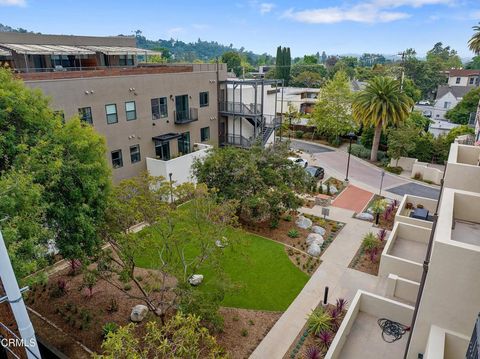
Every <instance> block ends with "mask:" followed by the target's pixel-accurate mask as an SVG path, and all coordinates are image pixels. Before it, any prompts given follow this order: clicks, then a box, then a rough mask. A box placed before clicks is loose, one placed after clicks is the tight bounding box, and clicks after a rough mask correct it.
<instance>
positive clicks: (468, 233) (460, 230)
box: [452, 219, 480, 246]
mask: <svg viewBox="0 0 480 359" xmlns="http://www.w3.org/2000/svg"><path fill="white" fill-rule="evenodd" d="M452 240H453V241H458V242H462V243H468V244H473V245H475V246H480V223H474V222H466V221H461V220H458V219H456V220H455V229H453V230H452Z"/></svg>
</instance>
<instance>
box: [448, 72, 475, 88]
mask: <svg viewBox="0 0 480 359" xmlns="http://www.w3.org/2000/svg"><path fill="white" fill-rule="evenodd" d="M448 85H449V86H463V87H465V86H470V87H478V86H480V70H463V69H459V70H457V69H453V70H450V71H448Z"/></svg>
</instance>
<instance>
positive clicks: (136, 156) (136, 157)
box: [130, 145, 142, 163]
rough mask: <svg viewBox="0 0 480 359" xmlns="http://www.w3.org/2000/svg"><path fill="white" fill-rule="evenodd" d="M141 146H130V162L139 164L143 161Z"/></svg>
mask: <svg viewBox="0 0 480 359" xmlns="http://www.w3.org/2000/svg"><path fill="white" fill-rule="evenodd" d="M141 159H142V158H141V156H140V145H133V146H130V162H131V163H137V162H140V161H141Z"/></svg>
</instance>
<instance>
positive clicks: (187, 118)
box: [174, 107, 198, 124]
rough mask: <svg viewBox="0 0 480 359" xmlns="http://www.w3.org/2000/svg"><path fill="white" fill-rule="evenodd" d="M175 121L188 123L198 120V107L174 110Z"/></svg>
mask: <svg viewBox="0 0 480 359" xmlns="http://www.w3.org/2000/svg"><path fill="white" fill-rule="evenodd" d="M174 117H175V123H177V124H182V123H189V122H192V121H197V120H198V109H197V108H193V107H192V108H189V109H188V110H182V111H174Z"/></svg>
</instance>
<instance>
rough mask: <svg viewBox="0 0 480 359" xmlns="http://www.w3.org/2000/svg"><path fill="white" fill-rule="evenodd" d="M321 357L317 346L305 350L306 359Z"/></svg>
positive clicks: (318, 358)
mask: <svg viewBox="0 0 480 359" xmlns="http://www.w3.org/2000/svg"><path fill="white" fill-rule="evenodd" d="M321 357H322V350H321V349H320V348H319V347H317V346H315V345H314V346H311V347H308V348H307V350H306V351H305V358H306V359H320V358H321Z"/></svg>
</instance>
